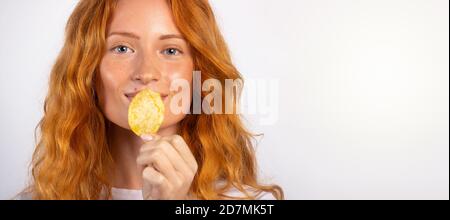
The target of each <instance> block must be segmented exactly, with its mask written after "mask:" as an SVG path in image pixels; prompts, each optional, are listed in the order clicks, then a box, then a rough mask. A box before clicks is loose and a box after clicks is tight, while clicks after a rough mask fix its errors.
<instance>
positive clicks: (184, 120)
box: [27, 0, 283, 199]
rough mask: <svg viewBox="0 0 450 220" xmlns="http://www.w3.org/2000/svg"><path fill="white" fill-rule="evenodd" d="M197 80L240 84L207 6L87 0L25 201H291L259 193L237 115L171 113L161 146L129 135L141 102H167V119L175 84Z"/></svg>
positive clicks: (59, 64)
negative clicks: (143, 95) (141, 97)
mask: <svg viewBox="0 0 450 220" xmlns="http://www.w3.org/2000/svg"><path fill="white" fill-rule="evenodd" d="M194 70H198V71H200V72H201V78H202V80H207V79H218V80H220V82H221V83H222V84H224V80H225V79H241V76H240V74H239V72H238V71H237V70H236V68H235V67H234V66H233V64H232V62H231V59H230V56H229V52H228V49H227V46H226V44H225V42H224V39H223V37H222V35H221V34H220V32H219V29H218V27H217V24H216V21H215V18H214V14H213V12H212V10H211V7H210V5H209V3H208V1H207V0H190V1H185V0H95V1H94V0H81V1H80V2H79V4H78V5H77V7H76V8H75V11H74V12H73V14H72V15H71V17H70V19H69V21H68V23H67V27H66V40H65V44H64V47H63V49H62V51H61V53H60V55H59V57H58V59H57V61H56V63H55V65H54V67H53V69H52V73H51V77H50V84H49V91H48V95H47V97H46V100H45V108H44V109H45V113H44V117H43V118H42V120H41V122H40V124H39V128H40V134H39V141H38V144H37V147H36V150H35V153H34V155H33V160H32V174H33V181H32V184H31V185H30V187H29V188H28V190H27V192H28V193H27V194H28V195H30V197H31V198H33V199H271V198H276V199H283V193H282V190H281V188H280V187H278V186H276V185H270V186H265V185H261V184H259V183H258V182H257V171H256V162H255V153H254V151H253V146H252V142H251V141H252V134H251V133H250V132H248V131H247V130H246V129H245V128H244V126H243V124H242V122H241V119H240V117H239V115H237V114H185V113H183V112H178V113H174V112H173V111H166V112H165V115H164V122H163V124H162V126H161V128H160V130H159V132H158V134H157V135H155V136H143V137H138V136H136V135H135V134H133V132H131V131H130V127H129V125H128V123H127V110H128V105H129V103H130V101H131V99H132V98H133V97H134V96H135V95H136V93H138V92H139V91H141V90H143V89H147V88H149V89H151V90H153V91H155V92H158V93H160V94H161V96H162V98H163V101H164V105H165V107H166V109H170V102H171V101H172V98H173V96H174V92H173V89H171V83H173V82H174V81H175V80H180V79H181V80H185V81H187V82H189V83H192V81H193V71H194ZM187 95H188V97H189V98H190V101H192V99H191V97H192V92H189V93H188V94H187ZM204 96H205V94H204V93H201V97H202V98H203V97H204ZM188 108H189V106H188ZM190 108H192V107H190Z"/></svg>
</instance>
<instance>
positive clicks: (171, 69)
mask: <svg viewBox="0 0 450 220" xmlns="http://www.w3.org/2000/svg"><path fill="white" fill-rule="evenodd" d="M106 49H107V51H106V52H105V55H104V57H103V59H102V62H101V64H100V78H101V80H100V81H101V85H97V90H98V94H99V97H100V105H101V108H102V111H103V113H104V114H105V116H106V118H107V119H108V120H109V121H111V122H113V123H115V124H116V125H118V126H120V127H122V128H126V129H129V125H128V106H129V104H130V101H131V99H132V98H133V96H134V95H136V93H137V92H139V91H141V90H142V89H144V88H150V89H152V90H153V91H155V92H158V93H160V94H161V97H162V99H163V101H164V105H165V108H166V111H165V115H164V122H163V124H162V126H161V129H164V128H167V127H171V126H174V125H176V124H177V123H178V122H179V121H181V120H182V119H183V118H184V117H185V115H184V114H183V113H180V114H173V113H172V111H170V110H169V107H170V100H171V98H172V95H171V93H170V84H171V82H172V81H173V80H175V79H185V80H187V82H189V84H191V83H192V71H193V60H192V55H191V51H190V48H189V45H188V44H187V42H186V41H185V40H184V39H183V37H182V36H181V34H180V32H179V30H178V29H177V27H176V26H175V23H174V21H173V18H172V14H171V10H170V8H169V5H168V4H167V3H166V1H165V0H119V1H118V5H117V7H116V9H115V12H114V14H113V17H112V20H111V23H110V26H109V28H108V32H107V40H106ZM189 97H191V94H189Z"/></svg>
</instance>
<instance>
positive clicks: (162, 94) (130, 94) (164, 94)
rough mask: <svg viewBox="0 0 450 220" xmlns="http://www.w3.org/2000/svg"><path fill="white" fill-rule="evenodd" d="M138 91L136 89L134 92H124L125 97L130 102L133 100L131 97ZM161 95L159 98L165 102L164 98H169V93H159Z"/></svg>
mask: <svg viewBox="0 0 450 220" xmlns="http://www.w3.org/2000/svg"><path fill="white" fill-rule="evenodd" d="M139 92H140V91H136V92H130V93H125V94H124V95H125V97H126V98H127V99H128V102H131V101H132V100H133V98H134V97H135V96H136V95H137V94H138V93H139ZM160 95H161V99H162V100H163V102H166V100H167V99H168V98H169V94H166V93H160Z"/></svg>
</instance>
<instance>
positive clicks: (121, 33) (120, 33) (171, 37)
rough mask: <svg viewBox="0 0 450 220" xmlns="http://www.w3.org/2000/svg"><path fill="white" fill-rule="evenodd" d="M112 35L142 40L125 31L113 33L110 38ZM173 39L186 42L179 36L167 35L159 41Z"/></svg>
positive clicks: (162, 36)
mask: <svg viewBox="0 0 450 220" xmlns="http://www.w3.org/2000/svg"><path fill="white" fill-rule="evenodd" d="M112 35H121V36H125V37H129V38H135V39H137V40H139V39H141V38H140V37H139V36H138V35H137V34H135V33H132V32H125V31H121V32H111V33H110V34H109V35H108V37H110V36H112ZM173 38H177V39H181V40H184V41H186V39H185V38H184V37H183V36H181V35H178V34H165V35H161V36H160V37H159V40H167V39H173Z"/></svg>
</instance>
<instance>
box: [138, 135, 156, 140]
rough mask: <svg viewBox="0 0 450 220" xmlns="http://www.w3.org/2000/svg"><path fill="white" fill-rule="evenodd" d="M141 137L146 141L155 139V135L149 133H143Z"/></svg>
mask: <svg viewBox="0 0 450 220" xmlns="http://www.w3.org/2000/svg"><path fill="white" fill-rule="evenodd" d="M141 138H142V140H144V141H151V140H153V136H152V135H149V134H143V135H142V136H141Z"/></svg>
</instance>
